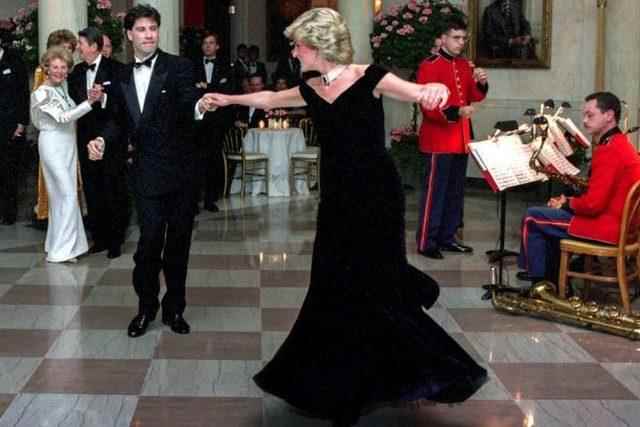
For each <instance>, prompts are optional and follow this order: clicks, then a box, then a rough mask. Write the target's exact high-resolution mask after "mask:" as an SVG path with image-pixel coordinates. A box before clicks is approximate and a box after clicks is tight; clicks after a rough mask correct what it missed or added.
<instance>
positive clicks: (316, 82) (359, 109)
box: [211, 8, 487, 426]
mask: <svg viewBox="0 0 640 427" xmlns="http://www.w3.org/2000/svg"><path fill="white" fill-rule="evenodd" d="M285 35H286V36H287V37H288V38H290V39H291V42H292V45H293V53H292V54H293V56H295V57H297V58H298V59H299V60H300V62H301V64H302V70H303V71H313V70H315V71H318V72H320V73H321V74H322V75H321V77H318V78H312V79H310V80H309V81H308V82H303V83H301V84H300V86H298V87H295V88H292V89H287V90H283V91H280V92H266V91H265V92H258V93H253V94H248V95H221V94H214V95H211V97H212V99H214V100H215V104H216V105H217V106H226V105H229V104H241V105H249V106H254V107H256V108H264V109H265V110H271V109H274V108H284V107H302V106H308V108H309V111H310V114H311V117H312V119H313V123H314V126H315V128H316V130H317V135H318V140H319V142H320V146H321V147H322V149H321V160H320V164H321V172H320V174H321V182H322V188H321V195H320V205H319V207H318V220H317V234H316V239H315V243H314V249H313V260H312V266H311V282H310V286H309V291H308V293H307V296H306V298H305V301H304V304H303V306H302V309H301V310H300V314H299V316H298V319H297V320H296V322H295V324H294V326H293V329H292V330H291V332H290V334H289V336H288V337H287V339H286V340H285V341H284V343H283V344H282V346H281V347H280V349H279V350H278V351H277V353H276V354H275V356H274V357H273V359H272V360H271V361H270V362H269V363H267V364H266V366H265V367H264V369H263V370H262V371H261V372H259V373H258V374H257V375H256V376H255V377H254V379H255V381H256V383H257V384H258V385H259V386H260V387H261V388H262V389H263V390H265V391H266V392H268V393H271V394H274V395H276V396H278V397H280V398H282V399H284V400H286V401H287V402H288V403H290V404H291V405H293V406H295V407H297V408H299V409H301V410H302V411H304V412H305V413H308V414H309V415H311V416H314V417H320V418H326V419H330V420H332V422H333V423H334V426H351V425H354V424H355V423H356V422H357V420H358V418H359V417H360V415H361V414H362V413H363V412H366V411H367V410H370V409H373V408H375V407H379V406H380V405H381V404H388V403H390V402H412V401H417V400H423V399H426V400H430V401H434V402H446V403H452V402H460V401H463V400H465V399H467V398H469V397H470V396H471V395H473V394H474V393H475V392H476V391H477V390H478V389H479V388H480V387H481V386H482V385H483V384H484V383H485V381H486V379H487V372H486V371H485V370H484V369H483V368H482V367H480V366H478V365H477V364H476V363H475V362H474V361H473V359H472V358H471V357H470V356H469V355H468V354H467V353H466V352H465V351H464V350H463V349H462V348H461V347H460V346H459V345H458V344H457V343H456V342H455V341H454V340H453V339H452V338H451V337H450V336H449V335H448V334H447V333H446V332H445V331H444V330H443V329H442V328H441V327H440V326H438V324H437V323H436V322H434V321H433V320H432V319H431V318H430V317H429V316H428V315H427V314H425V313H424V311H423V310H424V309H428V308H429V307H431V306H432V305H433V304H434V303H435V301H436V299H437V297H438V294H439V289H438V285H437V283H436V282H435V281H434V280H433V279H432V278H430V277H429V276H428V275H426V274H425V273H423V272H421V271H419V270H418V269H416V268H414V267H412V266H411V265H409V264H408V262H407V257H406V248H405V238H406V237H405V227H404V209H405V207H404V205H405V200H404V194H403V191H402V186H401V182H400V178H399V176H398V173H397V171H396V168H395V167H394V164H393V160H392V159H391V157H390V156H389V154H388V152H387V150H386V148H385V130H384V112H383V109H382V100H381V98H380V97H381V95H386V96H389V97H392V98H395V99H398V100H401V101H405V102H418V103H420V104H422V106H423V107H424V108H427V109H434V108H441V107H443V106H444V105H445V103H446V101H447V99H448V90H447V89H446V87H445V86H444V85H441V84H438V83H435V84H427V85H418V84H415V83H411V82H407V81H405V80H402V79H400V78H399V77H396V76H395V75H393V74H391V73H388V72H387V71H386V70H384V69H382V68H381V67H379V66H377V65H356V64H352V61H353V49H352V47H351V37H350V34H349V30H348V28H347V26H346V24H345V22H344V20H343V18H342V17H341V16H340V15H339V14H338V13H337V12H336V11H334V10H332V9H325V8H319V9H312V10H310V11H308V12H306V13H304V14H303V15H301V16H300V17H298V18H297V19H296V20H295V21H294V22H293V23H292V24H291V25H290V26H289V27H288V28H287V29H286V31H285Z"/></svg>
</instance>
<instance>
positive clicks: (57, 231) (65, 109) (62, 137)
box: [31, 47, 102, 262]
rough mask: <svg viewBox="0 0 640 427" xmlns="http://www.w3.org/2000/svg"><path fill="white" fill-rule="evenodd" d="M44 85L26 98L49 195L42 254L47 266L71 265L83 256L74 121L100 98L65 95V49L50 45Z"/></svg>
mask: <svg viewBox="0 0 640 427" xmlns="http://www.w3.org/2000/svg"><path fill="white" fill-rule="evenodd" d="M41 66H42V67H43V69H44V70H45V73H46V76H47V78H46V80H45V82H44V83H43V84H42V85H41V86H40V87H39V88H38V89H37V90H36V91H34V92H33V93H32V94H31V122H32V123H33V125H34V126H35V127H36V128H38V129H39V130H40V136H39V137H38V152H39V154H40V160H41V161H42V165H43V172H44V176H45V182H46V186H47V192H48V193H49V227H48V229H47V238H46V241H45V247H44V250H45V252H46V253H47V261H49V262H75V261H76V257H77V256H79V255H81V254H83V253H85V252H87V250H88V244H87V236H86V234H85V232H84V225H83V224H82V213H81V211H80V206H79V205H78V187H77V186H78V184H77V183H78V181H77V174H78V169H77V164H78V151H77V147H76V124H75V121H76V120H78V119H79V118H80V117H82V116H84V115H85V114H87V113H88V112H90V111H91V104H92V103H94V102H95V101H97V100H99V99H100V97H101V96H102V91H101V90H100V89H91V90H89V91H88V94H89V95H88V98H87V100H86V101H84V102H83V103H81V104H80V105H76V104H75V102H73V100H72V99H71V97H70V96H69V93H68V91H67V81H66V80H67V75H68V73H69V70H70V69H71V67H72V66H73V58H72V56H71V54H70V53H69V51H67V50H66V49H64V48H61V47H53V48H51V49H49V50H47V52H46V53H45V54H44V55H43V56H42V61H41Z"/></svg>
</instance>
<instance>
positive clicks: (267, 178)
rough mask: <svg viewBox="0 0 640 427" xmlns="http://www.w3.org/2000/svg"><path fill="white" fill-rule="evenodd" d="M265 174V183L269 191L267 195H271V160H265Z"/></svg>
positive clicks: (266, 189) (266, 190)
mask: <svg viewBox="0 0 640 427" xmlns="http://www.w3.org/2000/svg"><path fill="white" fill-rule="evenodd" d="M264 165H265V166H264V168H265V175H264V185H265V187H266V188H265V192H266V193H267V197H269V160H265V161H264Z"/></svg>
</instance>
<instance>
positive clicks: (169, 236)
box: [133, 187, 195, 314]
mask: <svg viewBox="0 0 640 427" xmlns="http://www.w3.org/2000/svg"><path fill="white" fill-rule="evenodd" d="M194 197H195V192H194V190H193V188H192V187H184V188H181V189H180V190H179V191H174V192H171V193H167V194H162V195H159V196H153V197H146V196H142V195H140V194H136V195H135V198H136V208H137V211H138V224H139V227H140V239H139V240H138V248H137V250H136V253H135V255H134V256H133V259H134V261H135V263H136V265H135V268H134V270H133V287H134V288H135V291H136V293H137V294H138V298H139V310H140V312H145V313H148V314H154V313H156V311H157V310H158V308H159V306H160V304H159V301H158V295H159V293H160V281H159V277H158V275H159V274H160V270H162V271H163V272H164V277H165V280H166V282H167V293H166V294H165V295H164V297H163V299H162V310H163V312H164V313H169V314H175V313H182V312H184V309H185V307H186V298H185V292H186V291H185V282H186V278H187V264H188V263H189V249H190V247H191V233H192V229H193V219H194V216H195V202H194V200H195V198H194Z"/></svg>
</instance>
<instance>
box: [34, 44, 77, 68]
mask: <svg viewBox="0 0 640 427" xmlns="http://www.w3.org/2000/svg"><path fill="white" fill-rule="evenodd" d="M54 59H61V60H62V61H64V62H66V63H67V67H69V71H71V67H73V55H72V54H71V52H69V50H67V49H65V48H64V47H62V46H54V47H50V48H49V49H47V51H46V52H45V53H44V54H43V55H42V57H41V58H40V66H41V67H42V69H43V70H44V71H45V72H46V71H48V70H49V64H50V63H51V61H53V60H54Z"/></svg>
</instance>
